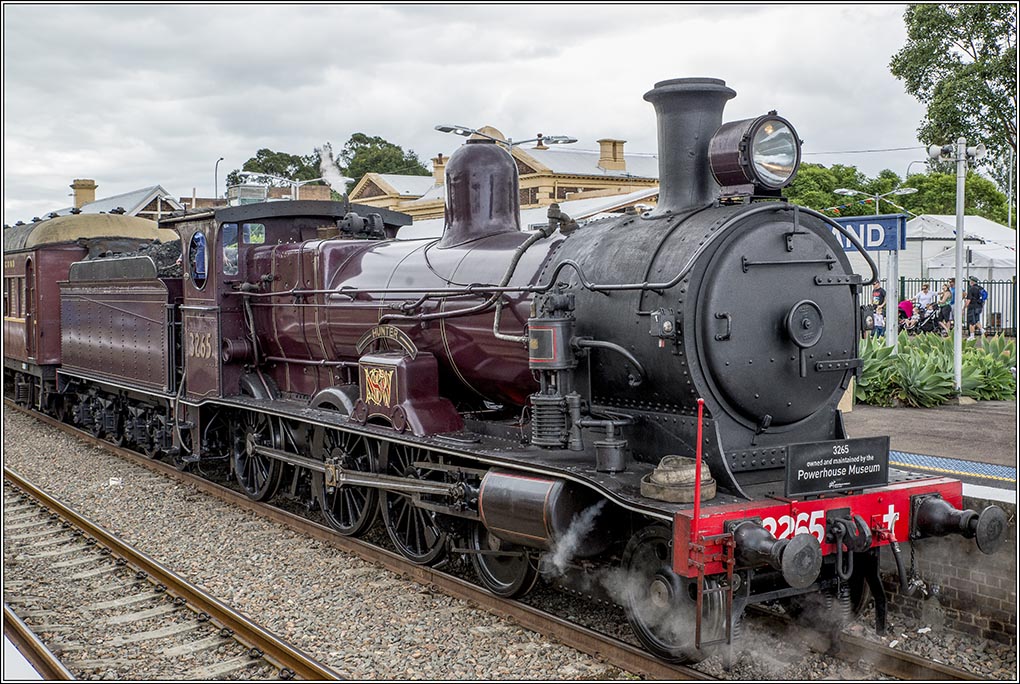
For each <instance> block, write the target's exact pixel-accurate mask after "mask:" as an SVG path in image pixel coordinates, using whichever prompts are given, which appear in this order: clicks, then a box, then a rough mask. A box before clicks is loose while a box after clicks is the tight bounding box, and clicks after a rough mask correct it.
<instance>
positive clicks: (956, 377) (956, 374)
mask: <svg viewBox="0 0 1020 684" xmlns="http://www.w3.org/2000/svg"><path fill="white" fill-rule="evenodd" d="M966 179H967V140H966V139H965V138H958V139H957V141H956V292H955V296H954V297H953V320H954V321H955V322H956V325H955V328H954V330H953V386H954V388H955V389H956V394H957V395H961V394H962V388H963V324H964V319H963V315H962V314H963V293H964V289H963V287H964V285H963V202H964V185H965V182H966Z"/></svg>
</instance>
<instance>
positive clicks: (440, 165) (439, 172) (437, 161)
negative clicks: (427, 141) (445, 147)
mask: <svg viewBox="0 0 1020 684" xmlns="http://www.w3.org/2000/svg"><path fill="white" fill-rule="evenodd" d="M446 162H447V157H444V156H443V153H442V152H440V153H439V154H437V155H436V156H435V157H432V177H433V178H435V180H436V185H437V186H439V185H442V184H443V180H444V179H445V178H446Z"/></svg>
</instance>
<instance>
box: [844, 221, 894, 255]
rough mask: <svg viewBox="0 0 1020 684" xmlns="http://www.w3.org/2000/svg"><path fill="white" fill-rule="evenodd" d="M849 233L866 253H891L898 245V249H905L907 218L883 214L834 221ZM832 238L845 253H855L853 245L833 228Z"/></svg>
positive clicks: (855, 249)
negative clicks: (897, 244) (898, 244)
mask: <svg viewBox="0 0 1020 684" xmlns="http://www.w3.org/2000/svg"><path fill="white" fill-rule="evenodd" d="M834 220H835V221H836V223H838V224H840V225H841V226H843V227H844V228H846V229H847V230H849V231H851V232H852V233H853V234H854V235H855V236H856V237H857V240H858V241H859V242H860V243H861V244H862V245H863V246H864V251H866V252H891V251H893V250H895V249H896V243H897V242H899V243H900V249H906V248H907V217H906V215H905V214H883V215H881V216H849V217H847V218H838V219H834ZM832 234H833V236H834V237H835V238H836V239H837V240H839V243H840V244H841V245H843V250H844V251H846V252H851V251H857V248H856V247H854V245H853V243H852V242H850V241H849V240H848V239H847V238H846V237H845V236H844V235H843V234H842V233H840V232H839V231H838V230H836V229H835V228H833V229H832Z"/></svg>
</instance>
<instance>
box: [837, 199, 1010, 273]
mask: <svg viewBox="0 0 1020 684" xmlns="http://www.w3.org/2000/svg"><path fill="white" fill-rule="evenodd" d="M963 241H964V246H965V247H968V248H971V255H972V256H973V255H974V254H975V252H974V249H975V248H978V247H982V248H983V247H989V246H995V247H1001V248H1005V249H1008V250H1010V251H1012V252H1013V254H1014V255H1015V253H1016V252H1015V250H1016V246H1017V234H1016V231H1015V230H1012V229H1010V228H1007V227H1006V226H1003V225H1000V224H998V223H996V222H995V221H990V220H988V219H986V218H984V217H983V216H964V217H963ZM906 243H907V246H906V248H905V249H901V250H900V254H899V268H898V271H899V275H900V277H902V278H935V277H940V276H935V275H933V274H932V273H930V272H929V271H928V268H929V264H930V263H931V259H932V258H933V257H935V256H938V255H942V253H943V252H947V250H948V256H947V257H946V258H949V259H955V258H956V257H955V254H956V252H955V251H954V250H955V247H956V216H949V215H946V214H922V215H921V216H917V217H915V218H912V219H910V220H909V221H907V240H906ZM872 257H873V258H875V259H876V261H877V262H878V267H879V274H880V275H881V277H882V278H885V277H886V275H887V273H886V271H887V269H888V265H889V254H888V253H886V252H873V253H872ZM850 260H851V262H852V263H853V264H854V270H855V271H856V272H857V273H865V272H867V269H866V266H865V261H864V258H863V257H861V256H860V255H859V254H857V253H850ZM954 263H955V262H954ZM974 265H975V266H976V265H977V264H974ZM997 268H998V271H997V272H998V273H1000V274H1002V273H1006V272H1007V271H1008V267H1007V266H1004V265H1001V266H998V267H997ZM1004 269H1005V270H1004ZM1015 275H1016V260H1015V258H1014V260H1013V270H1012V271H1008V275H1003V276H1002V278H996V279H1003V280H1005V279H1008V278H1011V277H1013V276H1015ZM979 277H980V276H979Z"/></svg>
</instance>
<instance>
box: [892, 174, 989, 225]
mask: <svg viewBox="0 0 1020 684" xmlns="http://www.w3.org/2000/svg"><path fill="white" fill-rule="evenodd" d="M903 185H905V186H907V187H911V188H917V192H916V193H914V194H913V195H904V196H902V197H896V198H894V200H895V201H896V202H897V203H900V204H902V205H903V206H904V207H905V208H906V209H909V210H910V211H912V212H914V213H915V214H949V215H955V214H956V174H955V173H952V174H950V173H931V174H916V175H913V176H910V177H909V178H907V180H906V181H905V182H904V183H903ZM964 213H966V214H975V215H977V216H984V217H985V218H986V219H989V220H991V221H995V222H996V223H1001V224H1003V225H1005V224H1006V217H1007V212H1006V196H1005V195H1003V194H1002V193H1001V192H999V189H998V188H997V187H996V185H995V183H993V182H992V181H990V180H988V179H987V178H985V177H984V176H980V175H978V174H976V173H968V174H967V178H966V179H965V180H964Z"/></svg>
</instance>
